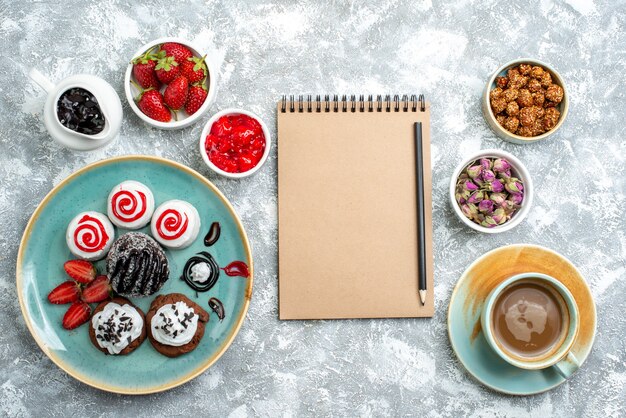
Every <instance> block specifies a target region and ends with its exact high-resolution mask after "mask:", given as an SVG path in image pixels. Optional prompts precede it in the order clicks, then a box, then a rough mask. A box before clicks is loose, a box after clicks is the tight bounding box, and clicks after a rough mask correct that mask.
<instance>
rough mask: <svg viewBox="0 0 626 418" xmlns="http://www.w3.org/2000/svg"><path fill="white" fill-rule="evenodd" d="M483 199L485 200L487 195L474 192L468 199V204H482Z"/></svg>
mask: <svg viewBox="0 0 626 418" xmlns="http://www.w3.org/2000/svg"><path fill="white" fill-rule="evenodd" d="M483 199H485V193H483V192H474V193H472V195H471V196H470V197H469V198H468V199H467V202H468V203H480V202H482V200H483Z"/></svg>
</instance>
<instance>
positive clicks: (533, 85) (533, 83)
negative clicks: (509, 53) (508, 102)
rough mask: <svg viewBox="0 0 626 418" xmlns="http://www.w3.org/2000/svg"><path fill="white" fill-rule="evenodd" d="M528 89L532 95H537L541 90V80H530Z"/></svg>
mask: <svg viewBox="0 0 626 418" xmlns="http://www.w3.org/2000/svg"><path fill="white" fill-rule="evenodd" d="M526 88H527V89H528V90H530V92H531V93H536V92H538V91H539V90H541V83H540V82H539V80H536V79H534V78H531V79H530V80H528V84H527V85H526Z"/></svg>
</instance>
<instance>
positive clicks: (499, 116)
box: [496, 115, 506, 126]
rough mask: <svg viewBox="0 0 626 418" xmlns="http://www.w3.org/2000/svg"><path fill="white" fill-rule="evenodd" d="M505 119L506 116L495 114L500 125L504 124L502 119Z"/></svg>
mask: <svg viewBox="0 0 626 418" xmlns="http://www.w3.org/2000/svg"><path fill="white" fill-rule="evenodd" d="M505 120H506V116H504V115H498V116H496V121H498V124H499V125H500V126H504V121H505Z"/></svg>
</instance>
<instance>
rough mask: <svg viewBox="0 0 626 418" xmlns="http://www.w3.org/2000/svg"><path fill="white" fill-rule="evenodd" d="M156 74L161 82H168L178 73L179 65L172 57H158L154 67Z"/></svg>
mask: <svg viewBox="0 0 626 418" xmlns="http://www.w3.org/2000/svg"><path fill="white" fill-rule="evenodd" d="M154 69H155V71H156V76H157V78H158V79H159V81H161V83H163V84H170V83H171V82H172V81H174V79H175V78H176V77H178V75H179V74H180V67H179V66H178V62H177V61H176V60H175V59H174V57H170V56H165V57H163V58H160V59H159V61H158V63H157V65H156V67H154Z"/></svg>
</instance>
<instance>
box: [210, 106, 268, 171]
mask: <svg viewBox="0 0 626 418" xmlns="http://www.w3.org/2000/svg"><path fill="white" fill-rule="evenodd" d="M204 146H205V148H206V152H207V154H208V156H209V160H211V162H212V163H213V164H215V165H216V166H217V167H219V168H221V169H222V170H224V171H226V172H228V173H244V172H246V171H248V170H251V169H253V168H254V167H255V166H256V165H257V164H258V163H259V161H261V158H262V157H263V152H264V151H265V135H264V134H263V128H262V127H261V124H260V123H259V122H258V121H257V120H256V119H254V118H251V117H250V116H247V115H241V114H234V115H227V116H222V117H221V118H219V119H218V120H217V121H215V123H213V126H211V132H210V133H209V134H208V135H207V137H206V141H205V143H204Z"/></svg>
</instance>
